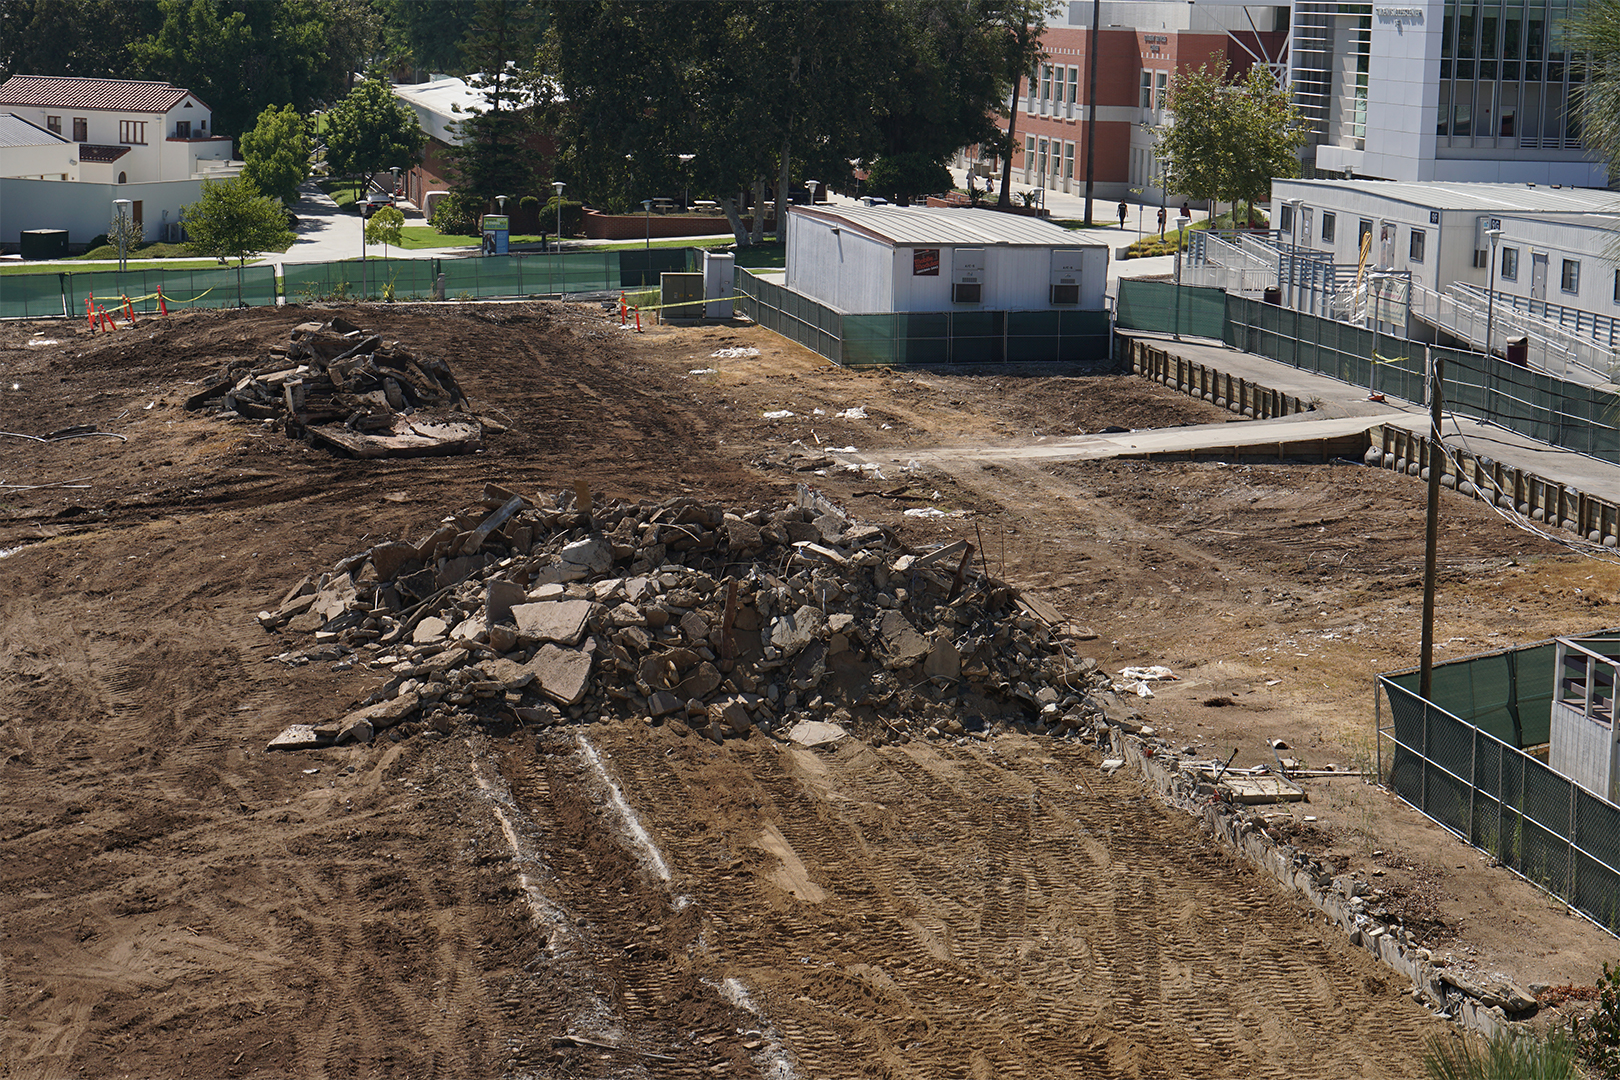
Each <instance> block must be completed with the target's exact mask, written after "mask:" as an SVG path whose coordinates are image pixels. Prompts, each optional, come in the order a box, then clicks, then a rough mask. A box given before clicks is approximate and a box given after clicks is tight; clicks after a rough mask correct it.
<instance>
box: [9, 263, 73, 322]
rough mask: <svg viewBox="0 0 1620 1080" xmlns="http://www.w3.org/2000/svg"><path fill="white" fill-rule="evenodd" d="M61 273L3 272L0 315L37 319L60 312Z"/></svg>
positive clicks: (61, 311)
mask: <svg viewBox="0 0 1620 1080" xmlns="http://www.w3.org/2000/svg"><path fill="white" fill-rule="evenodd" d="M62 277H63V275H61V274H7V275H4V276H0V319H38V318H42V317H44V316H48V315H61V314H62V313H63V309H62Z"/></svg>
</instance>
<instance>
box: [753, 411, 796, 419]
mask: <svg viewBox="0 0 1620 1080" xmlns="http://www.w3.org/2000/svg"><path fill="white" fill-rule="evenodd" d="M760 415H762V416H764V417H765V419H767V420H786V419H787V418H788V417H790V416H792V415H793V411H792V410H791V409H772V410H771V411H770V412H768V413H761V414H760Z"/></svg>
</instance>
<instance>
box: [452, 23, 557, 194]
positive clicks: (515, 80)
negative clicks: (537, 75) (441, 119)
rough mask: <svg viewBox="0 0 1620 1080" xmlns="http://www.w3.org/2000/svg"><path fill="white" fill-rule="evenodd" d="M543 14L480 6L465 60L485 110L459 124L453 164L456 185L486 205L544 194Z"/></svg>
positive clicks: (466, 42)
mask: <svg viewBox="0 0 1620 1080" xmlns="http://www.w3.org/2000/svg"><path fill="white" fill-rule="evenodd" d="M538 26H539V14H538V12H537V11H536V10H535V8H534V6H533V4H532V3H531V2H530V0H479V3H478V5H477V7H476V9H475V12H474V19H473V24H472V26H471V27H470V28H469V30H468V33H467V37H466V39H465V40H464V42H463V44H462V55H463V57H464V59H465V60H466V63H467V66H468V67H469V68H470V69H471V70H472V72H473V74H471V75H469V76H468V78H467V83H468V85H469V86H472V87H475V88H477V89H479V90H482V91H483V97H484V101H485V106H484V107H483V108H480V109H475V110H473V111H471V112H470V113H469V114H468V116H467V118H466V119H465V120H462V121H461V122H460V123H459V124H458V125H457V129H458V130H457V135H458V136H459V137H460V142H459V143H458V144H457V145H455V146H452V147H451V148H450V150H449V151H448V153H447V155H446V157H447V158H448V164H449V168H448V176H449V179H450V182H451V186H452V187H454V188H455V189H456V190H457V191H465V192H467V193H469V194H471V195H473V196H475V197H477V198H479V199H482V200H484V201H485V202H486V203H487V202H488V201H489V200H491V199H493V198H494V197H495V196H497V195H512V196H516V195H518V194H520V193H523V192H529V191H534V190H537V188H538V183H537V172H538V169H539V164H540V163H539V161H538V159H537V155H536V154H535V153H534V151H533V150H532V149H531V147H530V137H531V136H532V135H533V133H534V112H533V110H532V106H533V105H534V103H535V101H534V98H535V95H536V93H537V92H538V87H539V84H538V83H537V82H536V81H535V80H534V79H533V78H532V77H531V76H529V75H527V74H526V73H525V72H526V69H525V68H524V67H522V66H521V65H530V66H532V64H533V59H534V49H535V41H536V35H537V33H538Z"/></svg>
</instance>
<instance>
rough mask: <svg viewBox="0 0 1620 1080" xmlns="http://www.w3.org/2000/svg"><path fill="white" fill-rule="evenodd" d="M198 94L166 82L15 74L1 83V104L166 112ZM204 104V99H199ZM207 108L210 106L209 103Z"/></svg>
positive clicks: (200, 103) (199, 102)
mask: <svg viewBox="0 0 1620 1080" xmlns="http://www.w3.org/2000/svg"><path fill="white" fill-rule="evenodd" d="M196 96H197V95H195V94H193V93H191V92H190V91H189V90H183V89H181V88H180V87H177V86H170V85H169V84H168V83H166V82H133V81H131V80H129V79H72V78H67V77H64V76H59V75H13V76H12V77H11V78H9V79H7V80H6V81H5V82H4V83H0V105H21V106H34V107H43V108H57V109H117V110H122V111H124V112H152V113H164V112H168V111H169V110H170V109H172V108H174V107H175V106H176V105H178V104H180V102H182V101H184V100H185V99H186V98H188V97H190V98H196ZM197 103H198V104H199V105H202V102H201V101H198V102H197ZM203 108H207V106H206V105H204V106H203Z"/></svg>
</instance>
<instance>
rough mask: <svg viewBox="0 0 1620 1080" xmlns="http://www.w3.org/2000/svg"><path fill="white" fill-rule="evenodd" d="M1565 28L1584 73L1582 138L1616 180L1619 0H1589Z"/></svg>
mask: <svg viewBox="0 0 1620 1080" xmlns="http://www.w3.org/2000/svg"><path fill="white" fill-rule="evenodd" d="M1563 29H1564V33H1565V35H1566V38H1567V40H1568V41H1569V45H1570V48H1571V49H1573V50H1574V52H1575V54H1576V55H1577V56H1580V57H1581V58H1582V59H1581V62H1580V63H1579V65H1578V70H1579V72H1580V73H1581V74H1583V75H1584V76H1585V79H1584V81H1583V82H1582V83H1581V84H1580V86H1579V87H1577V88H1576V93H1575V108H1576V110H1577V113H1578V115H1579V117H1580V124H1581V141H1582V142H1583V143H1584V144H1585V145H1586V146H1587V147H1588V148H1590V149H1591V150H1594V151H1596V153H1597V155H1598V156H1599V157H1601V158H1602V159H1603V160H1604V161H1605V162H1607V163H1608V166H1609V181H1610V183H1613V182H1614V179H1615V177H1616V176H1620V0H1588V2H1587V4H1586V5H1585V6H1584V7H1582V8H1579V9H1577V10H1574V11H1572V12H1571V13H1570V16H1569V21H1567V22H1566V23H1565V24H1564V27H1563ZM1570 81H1571V82H1573V81H1574V73H1572V74H1571V80H1570Z"/></svg>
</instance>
